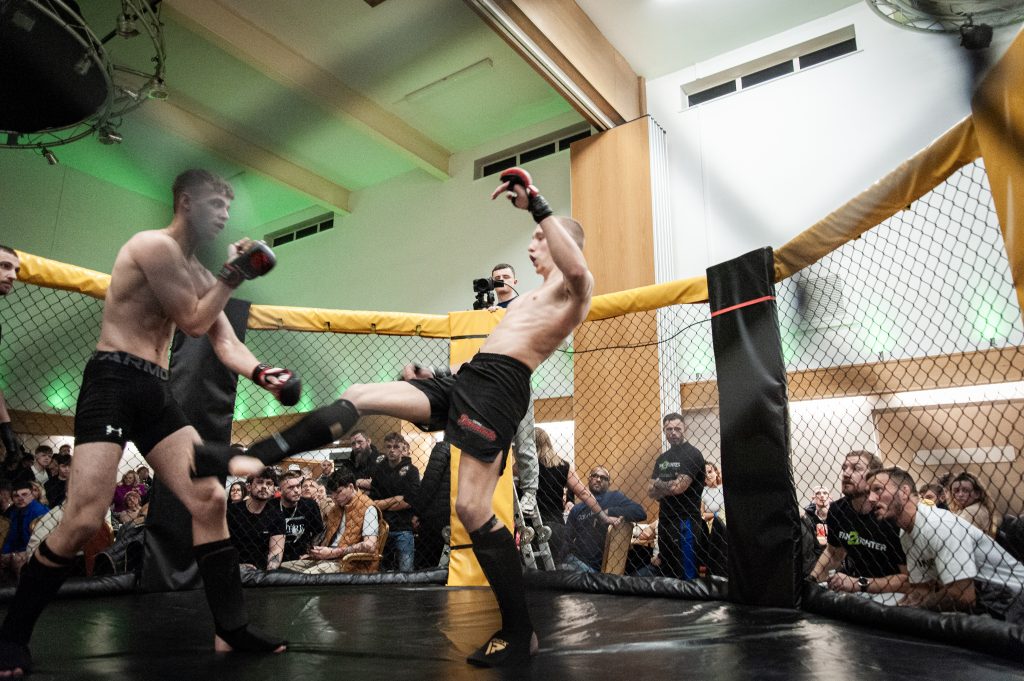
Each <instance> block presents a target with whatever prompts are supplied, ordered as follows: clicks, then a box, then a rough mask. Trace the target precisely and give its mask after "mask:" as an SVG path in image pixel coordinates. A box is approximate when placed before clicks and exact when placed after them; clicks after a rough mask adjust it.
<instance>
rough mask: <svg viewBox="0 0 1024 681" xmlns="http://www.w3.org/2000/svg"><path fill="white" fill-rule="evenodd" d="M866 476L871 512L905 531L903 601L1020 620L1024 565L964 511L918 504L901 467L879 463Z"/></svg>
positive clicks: (1022, 615) (902, 537) (1023, 620)
mask: <svg viewBox="0 0 1024 681" xmlns="http://www.w3.org/2000/svg"><path fill="white" fill-rule="evenodd" d="M958 477H959V476H958ZM870 481H871V495H870V498H871V500H872V501H873V503H874V504H875V515H876V516H877V517H878V518H882V519H887V520H892V521H894V522H895V523H896V524H897V525H898V526H899V527H900V529H901V530H903V533H902V534H901V535H900V542H901V543H902V545H903V549H904V551H905V552H906V555H907V573H908V575H909V577H908V580H909V583H908V590H907V593H906V596H904V597H903V600H902V601H901V605H910V606H915V607H919V608H926V609H929V610H940V611H944V610H952V611H961V612H974V611H982V612H985V613H987V614H989V615H992V616H993V617H996V618H998V619H1004V620H1006V621H1007V622H1010V623H1013V624H1022V623H1024V596H1022V594H1024V565H1022V564H1021V563H1019V562H1018V561H1017V560H1016V559H1014V558H1013V556H1011V555H1010V554H1009V553H1007V552H1006V550H1005V549H1003V548H1002V547H1001V546H999V545H998V544H997V543H996V542H995V541H994V540H993V539H992V538H991V537H990V536H989V535H987V534H986V533H984V532H982V531H981V529H980V528H978V527H977V526H975V525H973V524H972V523H970V522H968V521H967V520H966V519H964V518H963V517H962V516H959V515H957V514H956V513H952V512H950V511H945V510H943V509H940V508H937V507H934V506H929V505H927V504H922V503H920V499H919V498H918V496H917V492H916V491H915V486H914V478H913V477H912V476H911V475H910V474H909V473H907V471H905V470H903V469H902V468H898V467H892V468H883V469H882V470H879V471H876V472H874V473H872V474H871V476H870Z"/></svg>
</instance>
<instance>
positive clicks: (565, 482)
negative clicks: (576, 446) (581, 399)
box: [533, 428, 601, 565]
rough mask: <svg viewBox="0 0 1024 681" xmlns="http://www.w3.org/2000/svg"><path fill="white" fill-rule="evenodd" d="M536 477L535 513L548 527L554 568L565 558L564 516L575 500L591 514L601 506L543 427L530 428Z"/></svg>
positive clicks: (598, 511)
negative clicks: (536, 461) (537, 471)
mask: <svg viewBox="0 0 1024 681" xmlns="http://www.w3.org/2000/svg"><path fill="white" fill-rule="evenodd" d="M533 437H534V440H535V441H536V443H537V459H538V461H539V462H540V475H539V476H538V480H537V511H538V512H539V513H540V517H541V520H542V521H543V522H544V524H545V525H547V526H548V527H550V528H551V540H550V542H549V545H550V547H551V555H552V557H553V558H554V560H555V565H560V564H561V562H562V561H563V560H564V559H565V552H566V550H567V547H566V545H565V514H566V512H567V511H568V510H570V509H571V508H572V507H573V503H574V501H575V500H576V499H579V501H581V502H583V503H585V504H586V505H587V506H588V507H590V510H591V511H593V512H594V514H595V515H599V514H600V513H601V506H600V505H599V504H598V503H597V500H596V499H595V498H594V495H593V494H591V493H590V490H589V489H587V486H586V485H585V484H584V483H583V482H582V481H581V480H580V478H579V476H578V475H576V471H575V469H573V467H572V466H570V465H569V464H568V462H566V461H565V460H564V459H562V457H561V455H559V454H558V453H557V452H556V451H555V448H554V446H553V445H552V444H551V436H550V435H548V433H547V431H546V430H544V429H543V428H534V429H533Z"/></svg>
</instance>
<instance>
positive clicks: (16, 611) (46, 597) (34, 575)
mask: <svg viewBox="0 0 1024 681" xmlns="http://www.w3.org/2000/svg"><path fill="white" fill-rule="evenodd" d="M37 553H38V554H41V555H42V556H43V557H45V558H46V559H47V560H49V561H50V562H51V563H57V566H56V567H53V566H50V565H45V564H44V563H43V562H42V561H40V560H39V556H38V555H33V556H32V557H31V558H30V559H29V561H28V563H27V564H26V565H25V567H24V568H22V570H21V579H20V580H19V582H18V588H17V590H16V591H15V592H14V598H13V599H12V600H11V603H10V605H9V606H8V608H7V617H5V618H4V623H3V626H2V627H0V640H3V641H8V642H11V643H14V644H17V645H19V646H22V647H23V648H25V652H26V653H27V652H28V648H27V646H28V641H29V639H30V638H31V637H32V630H33V629H34V628H35V626H36V620H37V619H39V615H40V613H42V612H43V608H45V607H46V605H47V604H48V603H49V602H50V601H51V600H53V597H54V596H55V595H56V593H57V591H58V590H59V589H60V585H61V584H63V583H64V581H65V580H66V579H67V578H68V575H70V574H71V565H72V563H73V561H72V559H71V558H65V557H63V556H58V555H57V554H56V553H54V552H53V551H52V550H51V549H50V547H49V546H47V545H46V542H45V541H44V542H43V543H42V544H40V545H39V548H38V549H37ZM8 647H9V646H8ZM4 657H6V655H5V656H4ZM5 662H6V660H5ZM0 666H2V665H0Z"/></svg>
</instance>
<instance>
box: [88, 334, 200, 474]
mask: <svg viewBox="0 0 1024 681" xmlns="http://www.w3.org/2000/svg"><path fill="white" fill-rule="evenodd" d="M188 425H189V422H188V419H186V418H185V414H184V413H183V412H182V411H181V407H179V406H178V403H177V402H175V401H174V397H172V396H171V390H170V387H169V386H168V383H167V369H164V368H163V367H160V366H157V365H156V364H153V363H152V362H149V361H147V360H144V359H142V358H141V357H136V356H135V355H130V354H128V353H127V352H94V353H93V355H92V359H90V360H89V362H88V364H86V365H85V373H84V374H83V376H82V389H81V390H80V391H79V393H78V406H77V407H76V409H75V445H76V446H77V445H80V444H85V443H87V442H113V443H116V444H119V445H121V446H122V447H124V445H125V443H126V442H127V441H128V440H131V441H132V442H134V443H135V446H136V447H138V448H139V452H141V453H142V455H143V456H146V455H147V454H149V452H150V451H151V450H152V449H153V447H155V446H156V445H157V444H158V443H159V442H160V441H161V440H163V439H164V438H166V437H167V436H168V435H170V434H171V433H174V432H176V431H178V430H181V429H182V428H184V427H186V426H188Z"/></svg>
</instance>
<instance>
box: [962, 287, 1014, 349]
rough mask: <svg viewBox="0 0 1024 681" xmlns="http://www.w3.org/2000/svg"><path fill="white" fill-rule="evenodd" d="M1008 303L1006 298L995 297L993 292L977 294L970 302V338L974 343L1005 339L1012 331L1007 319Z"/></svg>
mask: <svg viewBox="0 0 1024 681" xmlns="http://www.w3.org/2000/svg"><path fill="white" fill-rule="evenodd" d="M1008 307H1009V302H1008V301H1007V299H1006V298H1003V297H1001V296H998V295H996V294H995V293H994V292H993V291H984V292H982V293H978V294H976V295H975V296H974V298H973V299H972V300H971V312H972V316H973V319H972V321H971V331H972V332H973V333H972V334H971V336H972V337H973V339H974V340H976V341H979V342H981V341H995V339H997V338H1006V337H1007V336H1009V335H1010V331H1011V330H1012V327H1013V325H1012V323H1011V322H1010V321H1008V319H1007V315H1006V312H1007V308H1008Z"/></svg>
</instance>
